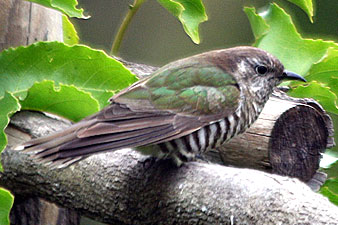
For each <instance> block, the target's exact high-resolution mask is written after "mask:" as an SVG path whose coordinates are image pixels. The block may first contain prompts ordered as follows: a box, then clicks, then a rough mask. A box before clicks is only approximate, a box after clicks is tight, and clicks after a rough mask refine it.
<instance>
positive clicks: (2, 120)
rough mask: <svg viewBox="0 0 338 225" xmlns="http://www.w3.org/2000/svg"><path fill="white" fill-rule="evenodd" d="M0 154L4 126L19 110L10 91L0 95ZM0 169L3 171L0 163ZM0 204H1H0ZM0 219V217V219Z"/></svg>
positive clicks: (2, 147)
mask: <svg viewBox="0 0 338 225" xmlns="http://www.w3.org/2000/svg"><path fill="white" fill-rule="evenodd" d="M0 106H1V107H0V155H1V152H2V151H3V149H4V148H5V147H6V145H7V137H6V134H5V128H6V127H7V125H8V123H9V117H10V116H11V115H12V114H13V113H15V112H16V111H18V110H20V105H19V103H18V100H17V99H16V98H15V97H14V96H13V95H12V94H10V93H7V92H6V93H4V96H3V97H0ZM0 171H3V169H2V166H1V164H0ZM0 205H1V204H0ZM0 221H1V219H0Z"/></svg>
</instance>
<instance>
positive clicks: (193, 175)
mask: <svg viewBox="0 0 338 225" xmlns="http://www.w3.org/2000/svg"><path fill="white" fill-rule="evenodd" d="M41 124H51V125H49V127H48V126H41ZM17 126H20V130H25V131H26V132H22V131H20V130H19V129H17V128H16V127H17ZM64 126H67V123H65V122H61V121H56V120H54V119H51V118H48V117H46V116H44V115H43V114H41V113H32V112H21V113H19V114H17V115H15V116H14V117H13V119H12V125H11V126H10V127H9V128H8V129H7V133H8V136H9V141H10V144H11V145H12V144H13V143H17V142H18V140H21V141H22V140H27V139H29V135H28V134H27V133H32V131H34V134H35V135H42V134H43V135H45V134H46V133H49V132H54V130H55V129H56V128H58V129H63V128H64ZM2 163H3V167H4V169H5V171H4V173H2V174H1V179H0V185H2V186H5V187H6V188H8V189H10V190H12V191H13V192H14V193H15V194H20V195H36V196H39V197H43V198H46V199H47V200H50V201H53V202H55V203H57V204H59V205H62V206H65V207H69V208H73V209H76V210H78V211H80V212H81V213H83V214H84V215H87V216H89V217H91V218H95V219H97V220H99V221H103V222H107V223H109V224H158V223H162V224H174V223H176V224H177V223H178V224H197V223H200V224H234V223H235V224H280V223H281V224H334V223H336V222H337V221H338V214H337V213H336V212H337V207H336V206H334V205H333V204H331V203H330V202H329V201H328V200H327V199H326V198H325V197H323V196H321V195H319V194H316V193H314V192H312V191H311V190H310V188H308V187H307V186H306V185H305V184H303V183H302V182H300V181H298V180H297V179H292V178H287V177H282V176H278V175H272V174H267V173H263V172H260V171H256V170H250V169H236V168H230V167H225V166H221V165H216V164H207V163H199V162H191V163H187V164H185V165H183V166H182V167H180V168H176V167H175V166H174V165H172V164H171V162H170V161H158V160H155V159H153V158H150V157H146V156H142V155H140V154H138V153H137V152H136V151H133V150H130V149H123V150H119V151H116V152H111V153H105V154H99V155H94V156H92V157H90V158H88V159H86V160H84V161H81V162H80V163H78V164H76V165H74V166H71V167H70V168H67V169H63V170H50V169H49V168H48V167H45V166H43V165H40V164H36V163H35V162H34V161H32V160H30V159H29V158H28V157H27V155H25V154H22V153H20V152H17V151H14V150H10V147H7V148H6V150H5V151H4V153H3V154H2Z"/></svg>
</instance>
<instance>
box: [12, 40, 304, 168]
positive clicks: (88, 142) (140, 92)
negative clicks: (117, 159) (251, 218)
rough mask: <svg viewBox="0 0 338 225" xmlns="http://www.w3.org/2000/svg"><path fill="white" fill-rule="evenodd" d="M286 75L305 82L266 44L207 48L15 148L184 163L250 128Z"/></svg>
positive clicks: (50, 158)
mask: <svg viewBox="0 0 338 225" xmlns="http://www.w3.org/2000/svg"><path fill="white" fill-rule="evenodd" d="M283 80H299V81H303V82H306V80H305V79H304V78H303V77H302V76H300V75H298V74H296V73H293V72H290V71H287V70H285V69H284V66H283V64H282V63H281V62H280V61H279V60H278V59H277V58H276V57H274V56H273V55H271V54H270V53H268V52H266V51H264V50H262V49H259V48H255V47H250V46H239V47H233V48H228V49H220V50H213V51H209V52H205V53H201V54H198V55H194V56H191V57H187V58H184V59H180V60H177V61H174V62H171V63H169V64H167V65H165V66H163V67H161V68H159V69H158V70H156V71H155V72H153V73H152V74H151V75H149V76H147V77H145V78H143V79H140V80H139V81H137V82H135V83H134V84H132V85H131V86H129V87H127V88H125V89H124V90H122V91H120V92H119V93H117V94H116V95H114V96H112V97H111V98H110V99H109V101H110V104H109V105H108V106H106V107H105V108H103V109H102V110H101V111H99V112H97V113H95V114H94V115H91V116H89V117H87V118H85V119H83V120H81V121H79V122H78V123H75V124H73V125H71V126H70V127H69V128H67V129H65V130H63V131H60V132H57V133H55V134H51V135H49V136H46V137H40V138H36V139H32V140H30V141H27V142H25V143H23V144H20V145H18V146H17V147H16V148H15V149H16V150H21V151H24V152H30V153H31V155H32V157H33V158H35V159H36V160H37V161H38V162H40V163H43V164H47V165H50V166H51V167H57V168H63V167H68V166H69V165H71V164H73V163H76V162H78V161H80V160H82V159H84V158H86V157H88V156H90V155H93V154H96V153H102V152H107V151H114V150H118V149H123V148H133V149H135V150H136V151H139V152H141V153H142V154H145V155H151V156H154V157H157V158H159V159H166V158H170V159H172V160H173V161H174V163H175V164H176V165H177V166H180V165H182V164H183V163H185V162H188V161H192V160H194V159H196V157H198V156H202V155H203V154H204V153H205V152H206V151H208V150H210V149H214V148H217V147H218V146H220V145H222V144H223V143H225V142H227V141H229V140H230V139H231V138H233V137H234V136H236V135H238V134H240V133H243V132H244V131H245V130H246V129H248V128H249V127H250V125H251V124H253V122H254V121H255V120H256V119H257V118H258V116H259V114H260V113H261V111H262V109H263V107H264V105H265V103H266V102H267V100H268V99H269V96H270V95H271V94H272V92H273V89H274V88H275V87H276V86H277V85H279V84H280V83H281V82H282V81H283Z"/></svg>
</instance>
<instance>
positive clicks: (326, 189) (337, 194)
mask: <svg viewBox="0 0 338 225" xmlns="http://www.w3.org/2000/svg"><path fill="white" fill-rule="evenodd" d="M320 193H321V194H323V195H325V196H327V197H328V198H329V200H330V201H331V202H332V203H333V204H335V205H338V181H337V180H336V179H328V180H327V181H326V182H325V183H324V185H323V186H322V187H321V189H320Z"/></svg>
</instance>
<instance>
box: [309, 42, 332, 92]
mask: <svg viewBox="0 0 338 225" xmlns="http://www.w3.org/2000/svg"><path fill="white" fill-rule="evenodd" d="M306 79H307V80H308V81H312V80H316V81H318V82H321V83H323V84H325V85H326V86H327V87H329V88H330V89H331V90H332V91H333V92H334V93H335V94H336V95H338V48H337V49H335V48H329V49H328V51H327V54H326V56H325V57H324V58H323V59H322V60H321V61H319V62H318V63H316V64H314V65H313V66H312V67H311V70H310V71H309V74H308V75H307V77H306Z"/></svg>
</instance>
